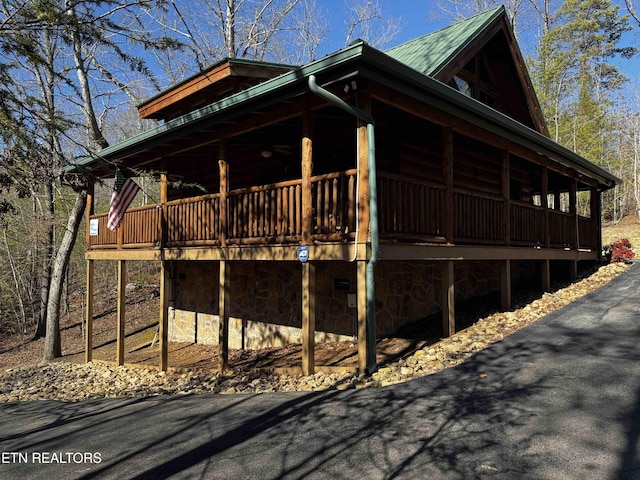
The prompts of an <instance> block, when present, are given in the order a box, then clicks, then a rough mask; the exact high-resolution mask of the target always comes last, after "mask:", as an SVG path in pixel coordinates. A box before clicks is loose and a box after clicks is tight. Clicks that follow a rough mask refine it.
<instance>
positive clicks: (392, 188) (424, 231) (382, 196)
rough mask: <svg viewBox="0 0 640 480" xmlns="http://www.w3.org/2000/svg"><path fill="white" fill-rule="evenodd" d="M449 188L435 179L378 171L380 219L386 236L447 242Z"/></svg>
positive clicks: (383, 233)
mask: <svg viewBox="0 0 640 480" xmlns="http://www.w3.org/2000/svg"><path fill="white" fill-rule="evenodd" d="M445 193H446V189H445V186H444V185H438V184H436V183H427V182H423V181H422V182H418V181H416V180H412V179H409V178H407V177H402V176H399V175H393V174H389V173H380V174H378V205H379V207H378V215H379V218H378V222H379V227H380V235H381V236H383V237H387V238H397V239H403V238H404V239H409V240H410V239H415V240H424V241H440V242H444V241H446V239H445V238H444V204H445Z"/></svg>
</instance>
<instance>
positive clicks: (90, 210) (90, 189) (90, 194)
mask: <svg viewBox="0 0 640 480" xmlns="http://www.w3.org/2000/svg"><path fill="white" fill-rule="evenodd" d="M94 195H95V186H94V183H93V182H90V183H89V184H88V185H87V207H86V212H85V218H86V232H85V235H86V243H85V245H86V247H87V249H88V248H89V247H90V246H91V235H89V232H90V228H91V215H93V214H94V208H95V202H94Z"/></svg>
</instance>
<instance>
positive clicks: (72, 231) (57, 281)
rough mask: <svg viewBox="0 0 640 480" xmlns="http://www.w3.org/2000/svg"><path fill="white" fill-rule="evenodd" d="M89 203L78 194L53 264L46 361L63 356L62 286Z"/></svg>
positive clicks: (48, 306) (81, 194) (45, 350)
mask: <svg viewBox="0 0 640 480" xmlns="http://www.w3.org/2000/svg"><path fill="white" fill-rule="evenodd" d="M86 202H87V192H85V191H80V192H77V193H76V202H75V204H74V206H73V210H72V211H71V214H70V215H69V222H68V223H67V229H66V230H65V232H64V236H63V237H62V242H60V248H59V249H58V253H57V255H56V256H55V260H54V262H53V273H52V275H51V287H50V288H49V302H48V304H47V322H46V324H47V327H46V331H47V336H46V340H45V345H44V358H45V360H53V359H54V358H57V357H60V356H61V355H62V345H61V343H60V300H61V298H62V285H63V283H64V278H65V274H66V271H67V268H68V266H69V259H70V258H71V252H72V250H73V246H74V245H75V243H76V237H77V234H78V230H79V228H80V223H81V222H82V216H83V215H84V210H85V205H86Z"/></svg>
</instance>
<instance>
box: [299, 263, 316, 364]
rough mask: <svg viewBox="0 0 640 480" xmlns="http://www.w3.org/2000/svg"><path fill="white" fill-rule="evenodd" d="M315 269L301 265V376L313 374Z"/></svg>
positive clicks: (305, 264) (306, 264)
mask: <svg viewBox="0 0 640 480" xmlns="http://www.w3.org/2000/svg"><path fill="white" fill-rule="evenodd" d="M315 329H316V267H315V265H314V264H312V263H311V262H304V263H303V264H302V374H303V375H313V374H314V373H315Z"/></svg>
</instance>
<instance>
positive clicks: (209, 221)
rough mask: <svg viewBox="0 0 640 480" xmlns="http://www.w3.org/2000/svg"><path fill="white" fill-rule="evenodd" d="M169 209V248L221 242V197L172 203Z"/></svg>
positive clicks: (181, 200)
mask: <svg viewBox="0 0 640 480" xmlns="http://www.w3.org/2000/svg"><path fill="white" fill-rule="evenodd" d="M165 205H166V208H165V212H166V225H167V245H168V246H179V245H180V246H182V245H185V246H189V245H191V246H196V245H213V244H215V243H216V242H217V241H218V239H219V238H220V220H219V212H220V195H219V194H213V195H202V196H199V197H192V198H184V199H180V200H172V201H170V202H167V203H166V204H165ZM157 241H159V238H158V240H157Z"/></svg>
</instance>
